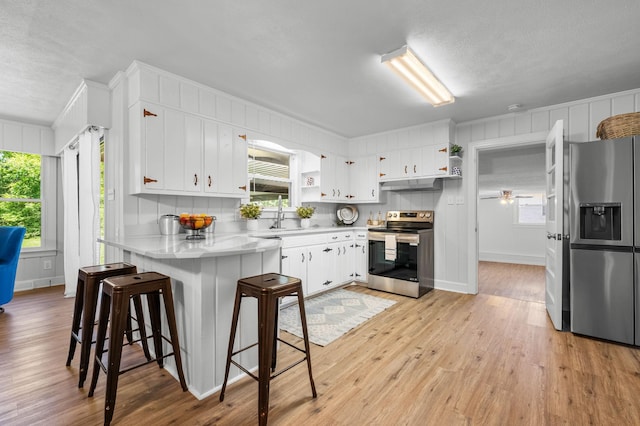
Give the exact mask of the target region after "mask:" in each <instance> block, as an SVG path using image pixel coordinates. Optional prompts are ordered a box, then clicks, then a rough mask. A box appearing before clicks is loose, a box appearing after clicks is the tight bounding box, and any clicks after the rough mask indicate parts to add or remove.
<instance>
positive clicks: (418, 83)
mask: <svg viewBox="0 0 640 426" xmlns="http://www.w3.org/2000/svg"><path fill="white" fill-rule="evenodd" d="M382 62H383V63H385V64H387V65H388V66H389V68H391V69H392V70H393V71H394V72H395V73H396V74H398V75H399V76H400V77H402V78H403V79H405V80H406V82H407V83H409V84H410V85H411V86H412V87H413V88H414V89H416V90H417V91H418V92H420V93H421V94H422V96H424V97H425V98H426V99H427V101H429V103H430V104H431V105H433V106H436V107H437V106H440V105H446V104H451V103H453V102H454V101H455V98H454V97H453V95H452V94H451V92H449V90H447V88H446V87H444V85H443V84H442V83H441V82H440V80H438V79H437V78H436V76H434V75H433V74H432V73H431V71H429V68H427V67H426V65H424V64H423V63H422V62H421V61H420V59H418V58H417V57H416V55H415V54H414V53H413V52H412V51H411V49H409V46H407V45H405V46H402V47H401V48H400V49H397V50H394V51H393V52H389V53H387V54H385V55H382Z"/></svg>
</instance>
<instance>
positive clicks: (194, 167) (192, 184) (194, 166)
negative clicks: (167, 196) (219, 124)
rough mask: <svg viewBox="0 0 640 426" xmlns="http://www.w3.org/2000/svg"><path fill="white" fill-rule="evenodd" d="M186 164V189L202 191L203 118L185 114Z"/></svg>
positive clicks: (184, 149)
mask: <svg viewBox="0 0 640 426" xmlns="http://www.w3.org/2000/svg"><path fill="white" fill-rule="evenodd" d="M183 151H184V164H185V176H184V182H185V188H184V189H185V190H186V191H195V192H200V191H202V188H203V182H202V177H203V176H202V161H203V160H202V157H203V155H204V151H203V139H202V120H201V119H200V118H198V117H194V116H191V115H184V148H183Z"/></svg>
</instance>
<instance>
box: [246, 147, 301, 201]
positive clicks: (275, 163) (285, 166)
mask: <svg viewBox="0 0 640 426" xmlns="http://www.w3.org/2000/svg"><path fill="white" fill-rule="evenodd" d="M248 153H249V159H248V160H249V161H248V169H249V170H248V171H249V186H250V189H251V195H250V201H251V202H252V203H257V204H259V205H261V206H262V207H267V208H268V207H277V206H278V196H281V197H282V206H283V207H290V206H291V205H292V203H291V193H292V190H291V188H292V180H291V159H292V157H293V154H292V153H290V152H288V151H286V150H284V149H282V148H281V147H278V145H276V144H273V143H271V142H266V141H253V142H252V143H251V145H250V146H249V150H248Z"/></svg>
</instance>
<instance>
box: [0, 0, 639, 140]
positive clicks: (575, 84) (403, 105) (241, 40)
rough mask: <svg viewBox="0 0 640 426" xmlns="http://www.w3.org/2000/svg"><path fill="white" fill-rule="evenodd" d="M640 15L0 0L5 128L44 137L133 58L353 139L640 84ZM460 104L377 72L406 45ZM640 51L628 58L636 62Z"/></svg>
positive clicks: (465, 6) (623, 2)
mask: <svg viewBox="0 0 640 426" xmlns="http://www.w3.org/2000/svg"><path fill="white" fill-rule="evenodd" d="M639 17H640V2H638V1H637V0H620V1H616V2H603V1H594V0H586V1H585V0H563V1H551V0H546V1H544V0H539V1H535V2H534V1H530V2H522V1H513V0H492V1H483V2H480V1H471V0H461V1H444V0H442V1H436V0H419V1H418V0H394V1H370V0H349V1H337V0H325V1H319V2H311V1H295V0H271V1H258V0H252V1H249V0H236V1H225V2H222V1H216V2H213V1H205V0H190V1H188V2H168V1H163V2H158V1H151V0H137V1H128V0H127V1H125V0H112V1H100V0H71V1H45V0H41V1H35V0H2V3H1V7H0V75H1V76H2V78H1V79H0V117H4V118H9V119H17V120H21V121H27V122H35V123H43V124H50V123H52V122H53V120H55V118H56V117H57V115H58V114H59V113H60V111H61V110H62V108H63V107H64V106H65V104H66V102H67V101H68V99H69V98H70V97H71V95H72V94H73V92H74V90H75V89H76V88H77V86H78V85H79V84H80V82H81V80H82V79H83V78H86V79H89V80H93V81H97V82H101V83H107V82H108V81H109V80H110V79H111V78H112V77H113V76H114V74H115V73H116V72H117V71H119V70H124V69H126V67H127V66H128V65H129V64H130V63H131V61H133V60H134V59H138V60H141V61H143V62H146V63H149V64H151V65H154V66H157V67H160V68H162V69H166V70H168V71H171V72H173V73H176V74H179V75H182V76H185V77H188V78H191V79H193V80H196V81H198V82H201V83H203V84H206V85H209V86H212V87H215V88H217V89H220V90H223V91H226V92H228V93H231V94H233V95H236V96H239V97H242V98H245V99H247V100H250V101H253V102H255V103H257V104H259V105H263V106H265V107H268V108H272V109H274V110H277V111H280V112H282V113H285V114H288V115H291V116H293V117H296V118H299V119H301V120H304V121H306V122H309V123H312V124H315V125H317V126H320V127H322V128H325V129H328V130H330V131H333V132H335V133H337V134H340V135H343V136H347V137H353V136H361V135H366V134H371V133H376V132H380V131H385V130H390V129H395V128H399V127H405V126H409V125H415V124H419V123H425V122H430V121H434V120H439V119H444V118H452V119H453V120H454V121H456V122H462V121H467V120H471V119H476V118H482V117H488V116H493V115H498V114H503V113H506V112H507V110H506V107H507V106H508V105H510V104H515V103H518V104H522V106H523V108H525V109H529V108H534V107H539V106H545V105H551V104H556V103H561V102H566V101H572V100H577V99H582V98H585V97H591V96H596V95H602V94H607V93H613V92H617V91H622V90H627V89H634V88H638V87H640V72H639V71H640V55H638V54H637V52H640V25H638V22H637V21H638V18H639ZM407 42H408V43H409V45H410V46H411V47H412V48H413V50H414V51H415V52H416V53H417V54H418V56H420V57H421V58H422V59H423V60H424V61H425V62H426V63H427V64H428V65H429V67H430V68H431V69H432V70H433V72H434V73H435V74H436V75H437V76H438V77H439V78H440V79H441V80H442V81H443V82H444V83H445V85H447V86H448V87H449V89H450V90H451V91H452V92H453V93H454V95H455V96H456V98H457V100H456V102H455V103H454V104H452V105H447V106H443V107H440V108H433V107H432V106H430V105H429V104H426V103H425V102H424V101H423V99H422V98H421V96H420V95H418V94H416V93H414V92H413V91H412V90H411V89H410V88H408V87H406V86H405V85H404V84H403V83H402V82H401V81H399V79H398V78H397V77H396V75H395V74H393V73H391V72H390V71H389V70H388V69H387V68H386V67H385V66H383V65H381V64H380V55H381V54H383V53H386V52H389V51H391V50H394V49H396V48H398V47H400V46H402V45H403V44H405V43H407ZM633 52H636V53H633Z"/></svg>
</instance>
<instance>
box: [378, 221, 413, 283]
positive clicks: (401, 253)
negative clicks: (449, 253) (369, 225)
mask: <svg viewBox="0 0 640 426" xmlns="http://www.w3.org/2000/svg"><path fill="white" fill-rule="evenodd" d="M385 235H388V234H387V233H385V232H375V233H374V232H370V233H369V274H370V275H378V276H381V277H387V278H393V279H397V280H402V281H411V282H416V283H417V282H418V281H419V278H418V246H419V244H420V236H419V235H418V234H408V233H396V234H395V235H396V253H395V260H388V259H387V258H386V257H388V256H385V248H386V244H385V238H384V237H385Z"/></svg>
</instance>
